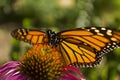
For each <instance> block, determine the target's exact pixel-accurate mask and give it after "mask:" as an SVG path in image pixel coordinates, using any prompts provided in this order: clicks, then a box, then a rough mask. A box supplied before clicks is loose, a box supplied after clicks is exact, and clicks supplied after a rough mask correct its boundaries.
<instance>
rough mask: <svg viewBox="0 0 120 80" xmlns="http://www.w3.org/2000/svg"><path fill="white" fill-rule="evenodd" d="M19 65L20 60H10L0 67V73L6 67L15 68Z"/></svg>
mask: <svg viewBox="0 0 120 80" xmlns="http://www.w3.org/2000/svg"><path fill="white" fill-rule="evenodd" d="M19 65H20V62H16V61H10V62H8V63H6V64H4V65H2V66H1V67H0V73H1V72H4V71H6V70H8V69H11V68H15V67H16V66H19Z"/></svg>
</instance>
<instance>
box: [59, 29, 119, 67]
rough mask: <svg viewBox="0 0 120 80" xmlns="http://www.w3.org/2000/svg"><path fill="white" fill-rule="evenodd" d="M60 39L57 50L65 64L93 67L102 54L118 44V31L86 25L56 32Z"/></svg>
mask: <svg viewBox="0 0 120 80" xmlns="http://www.w3.org/2000/svg"><path fill="white" fill-rule="evenodd" d="M57 35H58V36H59V37H60V38H61V39H62V40H61V42H60V44H59V45H58V47H57V48H58V49H59V51H61V54H62V56H63V58H64V59H65V62H66V64H74V65H76V66H85V67H93V66H95V65H97V64H98V63H100V61H101V59H102V55H103V54H104V53H108V52H110V51H111V50H113V49H114V48H117V47H118V46H120V31H114V30H111V29H109V28H100V27H86V28H85V29H73V30H67V31H63V32H60V33H58V34H57Z"/></svg>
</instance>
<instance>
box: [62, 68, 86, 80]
mask: <svg viewBox="0 0 120 80" xmlns="http://www.w3.org/2000/svg"><path fill="white" fill-rule="evenodd" d="M69 71H73V72H75V73H76V74H77V75H79V77H80V79H78V78H77V77H76V76H75V75H73V74H72V73H70V72H69ZM62 72H63V73H65V76H64V77H62V80H86V79H85V78H84V76H83V74H82V72H81V71H80V70H79V69H78V68H76V67H74V66H66V67H65V68H64V69H63V70H62Z"/></svg>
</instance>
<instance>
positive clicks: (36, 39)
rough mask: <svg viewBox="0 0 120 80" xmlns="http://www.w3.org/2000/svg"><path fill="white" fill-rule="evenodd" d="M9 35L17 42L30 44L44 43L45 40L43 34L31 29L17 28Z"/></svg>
mask: <svg viewBox="0 0 120 80" xmlns="http://www.w3.org/2000/svg"><path fill="white" fill-rule="evenodd" d="M11 35H12V36H13V37H14V38H16V39H18V40H21V41H25V42H28V43H30V44H41V43H45V42H46V41H45V39H47V38H46V35H45V33H44V32H42V31H39V30H33V29H24V28H18V29H15V30H13V31H12V33H11Z"/></svg>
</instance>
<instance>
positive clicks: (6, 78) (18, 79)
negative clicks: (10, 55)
mask: <svg viewBox="0 0 120 80" xmlns="http://www.w3.org/2000/svg"><path fill="white" fill-rule="evenodd" d="M19 65H21V63H20V62H16V61H10V62H8V63H6V64H4V65H3V66H1V67H0V80H26V78H27V77H26V76H25V75H23V74H21V73H20V71H18V70H17V67H19Z"/></svg>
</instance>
